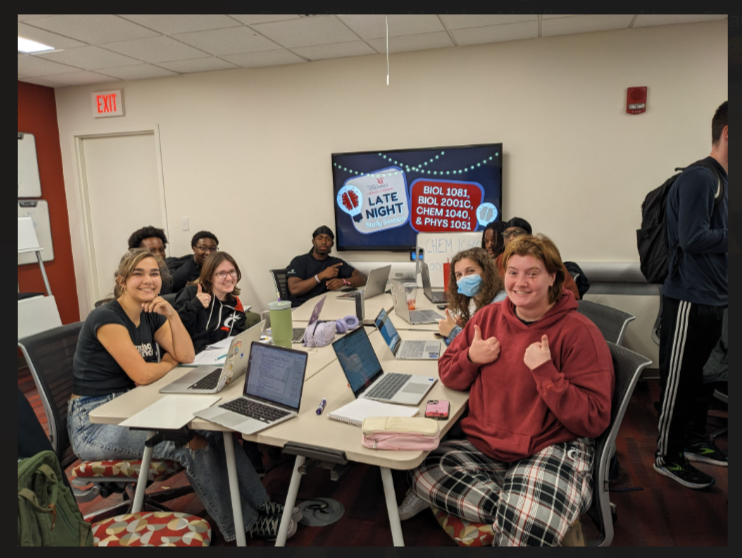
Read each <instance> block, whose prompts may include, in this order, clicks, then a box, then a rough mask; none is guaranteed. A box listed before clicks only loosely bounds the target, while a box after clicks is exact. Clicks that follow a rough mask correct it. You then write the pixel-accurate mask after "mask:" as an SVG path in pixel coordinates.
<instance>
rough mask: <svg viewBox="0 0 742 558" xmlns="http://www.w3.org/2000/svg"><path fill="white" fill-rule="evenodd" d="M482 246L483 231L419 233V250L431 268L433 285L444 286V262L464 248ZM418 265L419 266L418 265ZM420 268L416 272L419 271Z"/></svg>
mask: <svg viewBox="0 0 742 558" xmlns="http://www.w3.org/2000/svg"><path fill="white" fill-rule="evenodd" d="M481 247H482V231H479V232H434V233H418V234H417V252H418V254H419V253H420V249H422V250H423V261H424V262H426V263H427V264H428V268H429V270H430V283H431V286H433V287H443V264H444V263H446V262H450V261H451V259H453V257H454V256H455V255H456V254H457V253H459V252H461V251H462V250H468V249H469V248H481ZM416 267H417V266H416ZM419 271H420V270H419V269H416V272H417V273H419Z"/></svg>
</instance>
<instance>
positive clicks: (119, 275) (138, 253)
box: [113, 248, 161, 298]
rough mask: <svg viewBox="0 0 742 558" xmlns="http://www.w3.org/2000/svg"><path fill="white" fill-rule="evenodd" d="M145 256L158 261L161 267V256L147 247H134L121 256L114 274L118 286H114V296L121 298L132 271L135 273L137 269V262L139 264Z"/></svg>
mask: <svg viewBox="0 0 742 558" xmlns="http://www.w3.org/2000/svg"><path fill="white" fill-rule="evenodd" d="M145 258H153V259H154V260H155V262H156V263H157V266H158V267H160V262H158V261H157V260H158V259H161V258H158V257H157V256H155V255H154V254H153V253H152V252H150V251H149V250H147V249H146V248H133V249H131V250H129V251H128V252H127V253H126V254H124V257H123V258H121V261H120V262H119V267H118V269H117V270H116V273H115V274H114V276H115V277H116V286H115V287H114V288H113V296H114V298H119V297H120V296H121V295H122V294H124V288H123V285H124V284H125V283H126V282H127V281H128V280H129V277H131V275H132V273H134V269H136V267H137V264H139V262H141V261H142V260H143V259H145ZM158 294H159V293H158Z"/></svg>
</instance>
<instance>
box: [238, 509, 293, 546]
mask: <svg viewBox="0 0 742 558" xmlns="http://www.w3.org/2000/svg"><path fill="white" fill-rule="evenodd" d="M280 525H281V518H280V517H279V516H275V515H262V514H259V515H258V519H257V520H256V521H255V524H254V525H253V526H252V528H251V529H250V530H249V531H248V532H247V533H248V534H249V535H250V536H251V537H256V538H259V539H265V540H268V541H275V540H276V538H277V537H278V527H279V526H280ZM295 533H296V522H295V521H294V520H293V519H290V520H289V530H288V532H287V533H286V538H287V539H289V538H291V537H293V536H294V534H295Z"/></svg>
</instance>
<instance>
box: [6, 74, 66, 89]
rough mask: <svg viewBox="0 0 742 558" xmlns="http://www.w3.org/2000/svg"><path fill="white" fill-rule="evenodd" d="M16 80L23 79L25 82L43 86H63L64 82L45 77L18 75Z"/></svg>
mask: <svg viewBox="0 0 742 558" xmlns="http://www.w3.org/2000/svg"><path fill="white" fill-rule="evenodd" d="M18 81H23V82H25V83H33V84H35V85H43V86H44V87H60V86H61V87H64V86H65V85H66V84H63V83H60V82H58V81H54V80H51V79H48V78H46V77H26V76H24V77H22V78H21V77H19V78H18Z"/></svg>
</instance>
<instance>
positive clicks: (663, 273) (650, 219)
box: [636, 159, 724, 283]
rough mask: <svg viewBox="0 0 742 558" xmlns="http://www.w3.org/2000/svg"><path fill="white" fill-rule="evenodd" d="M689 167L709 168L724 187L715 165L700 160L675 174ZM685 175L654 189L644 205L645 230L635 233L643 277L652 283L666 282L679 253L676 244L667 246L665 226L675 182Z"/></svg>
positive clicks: (719, 198) (721, 195)
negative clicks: (674, 254) (674, 253)
mask: <svg viewBox="0 0 742 558" xmlns="http://www.w3.org/2000/svg"><path fill="white" fill-rule="evenodd" d="M690 167H706V168H707V169H709V170H711V172H713V173H714V176H715V177H716V178H717V180H718V181H719V184H720V188H723V182H722V181H721V177H720V176H719V174H718V172H717V170H716V168H715V167H714V165H713V163H711V162H709V161H707V160H705V159H701V160H700V161H696V162H695V163H693V164H691V165H688V166H687V167H677V168H676V169H675V170H676V171H684V170H685V169H687V168H690ZM681 174H682V173H680V172H679V173H677V174H674V175H673V176H671V177H670V178H668V179H667V180H665V183H664V184H663V185H662V186H660V187H659V188H655V189H654V190H652V191H651V192H649V193H648V194H647V197H646V198H644V202H642V227H641V228H640V229H637V231H636V246H637V248H638V250H639V267H640V269H641V272H642V274H643V275H644V277H645V278H646V279H647V282H649V283H664V282H665V278H666V277H667V275H668V273H669V271H670V270H669V261H670V253H671V252H672V251H675V250H679V249H680V248H679V246H677V245H675V246H673V247H672V250H671V249H670V246H668V245H667V228H666V225H665V212H666V210H667V194H668V193H669V192H670V187H671V186H672V185H673V184H674V183H675V180H677V178H678V177H679V176H680V175H681ZM723 197H724V191H723V190H721V189H720V194H719V195H718V196H717V197H716V200H715V202H714V208H716V207H717V206H718V205H719V203H721V200H722V198H723Z"/></svg>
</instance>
